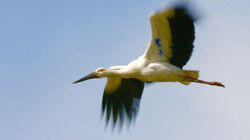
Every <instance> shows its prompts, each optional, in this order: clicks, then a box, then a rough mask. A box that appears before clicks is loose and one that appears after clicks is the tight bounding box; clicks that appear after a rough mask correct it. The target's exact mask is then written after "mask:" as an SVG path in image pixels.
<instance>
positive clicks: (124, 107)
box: [74, 5, 224, 126]
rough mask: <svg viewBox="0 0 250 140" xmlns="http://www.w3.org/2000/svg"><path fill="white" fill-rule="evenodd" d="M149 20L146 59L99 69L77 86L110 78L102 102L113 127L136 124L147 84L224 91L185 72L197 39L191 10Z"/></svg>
mask: <svg viewBox="0 0 250 140" xmlns="http://www.w3.org/2000/svg"><path fill="white" fill-rule="evenodd" d="M149 20H150V25H151V39H150V43H149V46H148V48H147V49H146V51H145V52H144V54H143V55H142V56H140V57H139V58H138V59H136V60H134V61H132V62H130V63H129V64H128V65H126V66H112V67H110V68H102V67H101V68H98V69H97V70H96V71H95V72H93V73H91V74H89V75H87V76H85V77H83V78H81V79H79V80H77V81H75V82H74V83H79V82H82V81H85V80H88V79H93V78H103V77H107V84H106V86H105V89H104V93H103V98H102V115H103V116H106V124H108V123H109V121H110V120H112V124H113V126H115V125H116V124H117V122H119V123H120V126H122V125H123V123H124V121H127V122H128V123H129V124H130V123H131V122H133V121H134V120H135V118H136V115H137V113H138V110H139V105H140V100H141V97H142V93H143V88H144V85H145V83H151V82H179V83H182V84H184V85H189V84H190V83H191V82H194V83H200V84H207V85H214V86H220V87H224V85H223V84H221V83H219V82H209V81H203V80H200V79H198V77H199V71H196V70H184V69H182V68H183V66H184V65H185V64H186V63H187V62H188V60H189V58H190V57H191V54H192V51H193V47H194V46H193V42H194V39H195V27H194V21H195V18H194V16H193V15H192V14H191V12H189V11H188V9H187V6H185V5H179V6H175V7H173V8H170V9H163V10H160V11H157V12H153V13H152V14H150V16H149ZM111 118H112V119H111ZM118 120H119V121H118Z"/></svg>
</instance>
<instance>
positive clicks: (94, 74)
mask: <svg viewBox="0 0 250 140" xmlns="http://www.w3.org/2000/svg"><path fill="white" fill-rule="evenodd" d="M93 78H98V76H97V75H96V73H95V72H93V73H90V74H88V75H87V76H85V77H83V78H81V79H79V80H77V81H75V82H74V83H73V84H76V83H79V82H83V81H86V80H89V79H93Z"/></svg>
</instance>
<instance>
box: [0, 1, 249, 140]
mask: <svg viewBox="0 0 250 140" xmlns="http://www.w3.org/2000/svg"><path fill="white" fill-rule="evenodd" d="M172 2H173V1H167V0H147V1H146V0H136V1H135V0H126V1H121V0H120V1H118V0H73V1H69V0H68V1H67V0H1V1H0V139H1V140H17V139H19V140H101V139H106V140H117V139H119V140H128V139H133V140H138V139H143V140H152V139H156V140H157V139H167V140H181V139H185V140H201V139H202V140H249V139H250V133H249V132H250V91H249V86H250V32H249V31H250V27H249V25H250V1H249V0H238V1H236V0H235V1H233V0H193V1H191V3H193V4H194V6H195V8H196V9H197V11H199V14H200V15H201V19H200V21H199V22H198V24H197V25H196V41H195V49H194V52H193V56H192V57H191V59H190V61H189V62H188V64H187V65H186V66H185V67H184V68H185V69H194V70H200V78H201V79H204V80H209V81H219V82H222V83H224V84H225V85H226V88H225V89H223V88H219V87H212V86H206V85H200V84H191V85H190V86H184V85H181V84H179V83H158V84H152V85H150V86H147V87H146V88H145V89H144V94H143V97H142V100H141V106H140V112H139V114H138V117H137V122H136V124H135V125H134V126H133V127H131V128H130V129H129V130H127V129H126V127H125V129H123V130H122V131H121V132H120V133H118V132H117V131H114V132H113V133H112V131H111V129H106V130H105V129H104V124H105V123H104V122H103V121H101V119H100V118H101V117H100V111H101V108H100V107H101V99H102V93H103V89H104V86H105V82H106V79H101V80H90V81H86V82H84V83H80V84H77V85H73V84H72V82H73V81H75V80H77V79H78V78H81V77H82V76H84V75H85V74H88V73H90V72H92V71H94V70H95V69H96V68H98V67H108V66H112V65H124V64H127V63H129V62H130V61H131V60H133V59H136V58H137V57H138V56H139V55H142V54H143V52H144V50H145V49H146V47H147V44H148V42H149V38H150V26H149V21H148V15H149V13H150V12H151V11H153V10H157V9H159V8H162V7H165V6H167V5H168V4H169V3H172Z"/></svg>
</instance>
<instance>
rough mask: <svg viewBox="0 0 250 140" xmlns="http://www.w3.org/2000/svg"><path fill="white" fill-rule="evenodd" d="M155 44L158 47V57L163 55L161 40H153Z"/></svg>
mask: <svg viewBox="0 0 250 140" xmlns="http://www.w3.org/2000/svg"><path fill="white" fill-rule="evenodd" d="M155 44H156V45H157V46H158V55H163V51H162V45H161V40H160V39H159V38H156V39H155Z"/></svg>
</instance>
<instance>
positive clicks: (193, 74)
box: [180, 70, 199, 85]
mask: <svg viewBox="0 0 250 140" xmlns="http://www.w3.org/2000/svg"><path fill="white" fill-rule="evenodd" d="M182 73H183V75H184V76H183V78H184V79H183V81H180V83H182V84H184V85H189V84H190V83H191V82H192V81H191V80H189V79H198V78H199V71H195V70H182Z"/></svg>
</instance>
